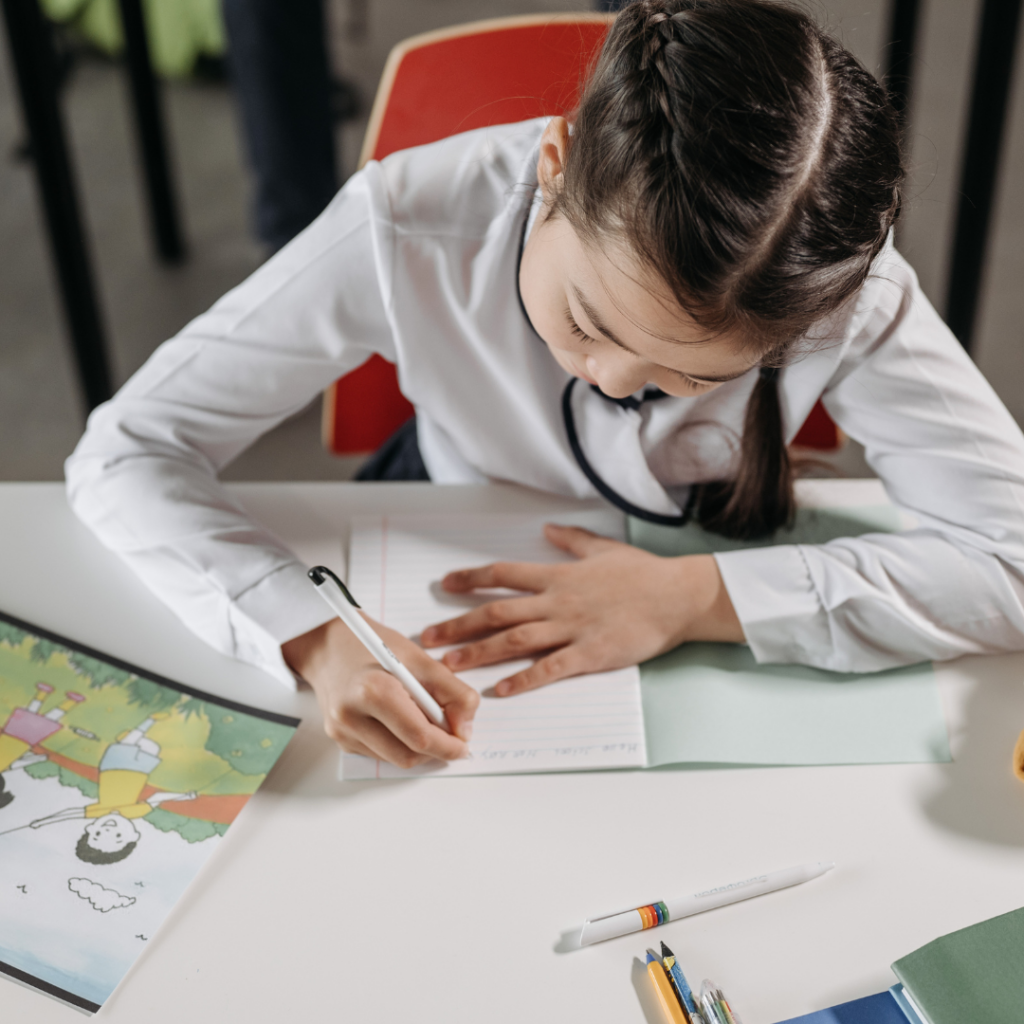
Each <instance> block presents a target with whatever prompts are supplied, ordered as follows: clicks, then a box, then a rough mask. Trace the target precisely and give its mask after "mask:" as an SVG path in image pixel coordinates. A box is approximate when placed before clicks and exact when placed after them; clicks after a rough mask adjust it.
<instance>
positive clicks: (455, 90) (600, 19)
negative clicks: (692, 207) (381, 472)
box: [323, 14, 614, 455]
mask: <svg viewBox="0 0 1024 1024" xmlns="http://www.w3.org/2000/svg"><path fill="white" fill-rule="evenodd" d="M613 17H614V16H613V15H610V14H545V15H528V16H525V17H516V18H495V19H492V20H488V21H477V22H471V23H469V24H465V25H456V26H454V27H452V28H447V29H442V30H440V31H437V32H427V33H424V34H423V35H419V36H413V37H412V38H411V39H406V40H405V41H404V42H402V43H399V44H398V45H397V46H396V47H395V48H394V49H393V50H392V51H391V54H390V56H389V57H388V61H387V64H386V65H385V67H384V74H383V76H382V77H381V82H380V86H379V87H378V89H377V98H376V100H375V101H374V104H373V111H372V112H371V114H370V122H369V125H368V126H367V129H366V137H365V139H364V142H363V150H362V154H361V156H360V161H359V166H360V167H362V166H363V164H365V163H366V162H367V161H368V160H382V159H383V158H384V157H386V156H387V155H388V154H389V153H394V152H396V151H397V150H400V149H408V148H409V147H410V146H420V145H424V144H425V143H428V142H436V141H437V140H438V139H444V138H447V137H448V136H449V135H455V134H457V133H459V132H465V131H470V130H471V129H473V128H486V127H488V126H490V125H497V124H510V123H512V122H515V121H525V120H527V119H529V118H531V117H541V116H543V115H545V114H551V115H555V114H561V115H563V116H565V115H568V114H570V113H571V112H572V111H573V110H574V109H575V108H576V104H577V102H578V100H579V93H580V86H581V84H582V82H583V81H584V80H585V78H586V75H587V72H588V70H589V68H590V66H591V65H592V63H593V61H594V59H595V58H596V56H597V54H598V52H599V51H600V49H601V44H602V43H603V42H604V37H605V35H606V34H607V32H608V25H609V24H610V23H611V21H612V19H613ZM412 414H413V408H412V406H411V405H410V404H409V402H408V401H407V400H406V399H405V397H404V396H403V395H402V393H401V391H400V390H399V388H398V379H397V376H396V374H395V368H394V367H393V366H392V365H391V364H390V363H388V362H386V361H385V360H384V359H382V358H381V357H380V356H376V355H375V356H372V357H371V358H370V359H369V360H367V362H365V363H364V364H363V365H362V366H360V367H359V368H358V369H356V370H353V371H352V372H351V373H349V374H346V375H345V376H344V377H342V378H341V379H340V380H338V381H335V383H334V384H332V385H331V387H329V388H328V389H327V391H326V392H325V393H324V404H323V442H324V446H325V447H326V448H327V449H328V451H331V452H334V453H335V454H336V455H350V454H356V453H361V452H369V451H373V450H374V449H375V448H377V447H378V446H379V445H381V444H382V443H383V442H384V441H385V440H386V439H387V438H388V437H389V436H390V435H391V434H392V433H393V432H394V431H395V430H397V429H398V428H399V427H400V426H401V425H402V424H403V423H404V422H405V421H406V420H407V419H408V418H409V417H410V416H412Z"/></svg>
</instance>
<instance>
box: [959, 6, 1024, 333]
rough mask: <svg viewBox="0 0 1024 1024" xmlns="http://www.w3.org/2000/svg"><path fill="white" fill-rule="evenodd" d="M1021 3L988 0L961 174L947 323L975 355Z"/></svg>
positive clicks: (976, 57) (976, 61) (977, 57)
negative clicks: (972, 349)
mask: <svg viewBox="0 0 1024 1024" xmlns="http://www.w3.org/2000/svg"><path fill="white" fill-rule="evenodd" d="M1020 9H1021V0H985V4H984V7H983V8H982V13H981V30H980V32H979V34H978V49H977V54H976V56H975V64H974V86H973V92H972V95H971V112H970V118H969V120H968V123H967V138H966V141H965V143H964V156H963V162H962V164H961V172H960V204H959V209H958V210H957V218H956V233H955V234H954V237H953V258H952V261H951V265H950V272H949V283H948V290H947V292H946V295H947V299H946V322H947V323H948V324H949V326H950V328H951V329H952V331H953V333H954V334H955V335H956V336H957V337H958V338H959V339H960V344H961V345H963V347H964V348H965V349H967V350H968V351H970V349H971V340H972V336H973V334H974V327H975V320H976V319H977V309H978V294H979V291H980V288H981V277H982V271H983V270H984V266H985V249H986V246H987V242H988V230H989V224H990V221H991V215H992V205H993V200H994V198H995V185H996V175H997V173H998V170H999V152H1000V149H1001V147H1002V141H1003V129H1004V126H1005V121H1006V107H1007V102H1008V99H1009V92H1010V80H1011V77H1012V74H1013V58H1014V51H1015V50H1016V45H1017V30H1018V27H1019V25H1020Z"/></svg>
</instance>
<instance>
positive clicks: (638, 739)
mask: <svg viewBox="0 0 1024 1024" xmlns="http://www.w3.org/2000/svg"><path fill="white" fill-rule="evenodd" d="M552 520H554V521H557V522H561V523H566V524H570V523H571V524H573V525H578V526H585V527H587V528H588V529H591V530H594V531H595V532H597V533H602V534H604V535H605V536H613V537H616V538H617V539H623V536H624V523H623V521H622V518H621V517H620V516H618V515H617V514H615V513H609V512H605V511H596V512H590V511H588V512H580V513H575V514H570V515H567V516H556V517H551V516H547V517H545V516H538V515H524V514H499V515H495V514H493V513H488V514H468V513H467V514H457V515H391V516H383V517H382V516H373V517H355V518H354V519H353V521H352V534H351V546H350V550H349V579H348V583H349V587H350V589H351V590H352V593H353V594H354V596H355V598H356V600H357V601H359V603H360V604H361V605H362V606H363V607H364V608H365V609H366V612H367V614H369V615H371V616H372V617H373V618H375V619H376V620H377V621H379V622H383V623H384V624H385V625H387V626H390V627H391V628H392V629H396V630H398V631H399V632H400V633H403V634H405V635H406V636H409V637H413V638H416V637H417V636H418V634H419V632H420V630H422V629H423V628H424V627H426V626H427V625H430V624H431V623H435V622H440V621H442V620H444V619H449V618H453V617H455V616H457V615H460V614H462V613H463V612H465V611H466V610H468V609H469V608H472V607H476V606H478V605H479V604H481V603H483V602H484V601H487V600H493V599H494V598H495V597H500V596H507V595H508V594H509V593H510V592H508V591H491V592H490V593H488V594H486V595H454V594H447V593H445V592H444V591H442V590H441V588H440V586H439V581H440V580H441V579H442V577H444V575H445V574H446V573H448V572H450V571H451V570H453V569H463V568H469V567H471V566H477V565H485V564H487V563H489V562H495V561H526V562H560V561H568V560H571V557H572V556H569V555H566V554H564V553H563V552H561V551H559V550H558V549H557V548H555V547H553V546H552V545H550V544H549V543H548V542H547V541H546V540H545V539H544V536H543V525H544V523H545V522H550V521H552ZM430 653H431V654H432V655H434V656H436V657H440V656H441V655H442V654H443V653H444V650H443V649H438V650H434V651H431V652H430ZM528 664H529V662H528V661H522V662H504V663H503V664H501V665H497V666H488V667H485V668H478V669H472V670H470V671H468V672H464V673H461V674H460V678H461V679H463V680H465V682H467V683H469V684H470V685H471V686H473V687H475V688H476V689H477V690H478V691H479V692H480V693H481V694H482V696H483V700H482V701H481V702H480V708H479V710H478V712H477V715H476V719H475V723H474V729H473V739H472V742H471V744H470V754H471V756H470V758H468V759H465V760H462V761H456V762H452V763H447V764H446V763H443V762H439V761H435V762H431V763H429V764H426V765H422V766H420V767H417V768H412V769H402V768H396V767H395V766H394V765H390V764H387V763H386V762H383V761H376V760H373V759H371V758H366V757H360V756H358V755H355V754H344V755H342V763H341V777H342V778H344V779H371V778H403V777H408V776H416V775H489V774H505V773H511V772H548V771H580V770H592V769H599V768H626V767H641V766H643V765H644V764H645V763H646V760H647V753H646V743H645V739H644V723H643V707H642V701H641V696H640V672H639V669H638V668H637V667H636V666H631V667H629V668H626V669H620V670H618V671H616V672H602V673H595V674H592V675H587V676H579V677H576V678H574V679H567V680H563V681H561V682H558V683H553V684H551V685H550V686H545V687H542V688H541V689H539V690H532V691H530V692H528V693H523V694H518V695H517V696H514V697H505V698H499V697H495V696H493V695H492V694H490V693H489V691H490V689H491V687H493V686H494V684H495V683H497V682H498V681H499V680H501V679H504V678H505V677H506V676H508V675H510V674H512V673H513V672H515V671H517V670H518V669H519V668H520V667H525V666H526V665H528Z"/></svg>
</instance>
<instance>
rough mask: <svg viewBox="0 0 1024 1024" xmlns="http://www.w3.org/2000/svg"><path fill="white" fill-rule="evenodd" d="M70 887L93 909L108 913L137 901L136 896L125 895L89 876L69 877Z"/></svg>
mask: <svg viewBox="0 0 1024 1024" xmlns="http://www.w3.org/2000/svg"><path fill="white" fill-rule="evenodd" d="M68 888H69V889H70V890H71V891H72V892H73V893H74V894H75V895H76V896H77V897H78V898H79V899H82V900H85V901H86V902H87V903H88V904H89V905H90V906H91V907H92V909H93V910H98V911H99V912H100V913H101V914H107V913H109V912H110V911H111V910H119V909H120V908H121V907H130V906H131V905H132V904H133V903H134V902H135V897H134V896H124V895H122V894H121V893H119V892H117V891H116V890H114V889H107V888H106V887H105V886H102V885H100V883H99V882H93V881H92V880H91V879H88V878H69V879H68Z"/></svg>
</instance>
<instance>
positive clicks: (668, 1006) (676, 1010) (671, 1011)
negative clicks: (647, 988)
mask: <svg viewBox="0 0 1024 1024" xmlns="http://www.w3.org/2000/svg"><path fill="white" fill-rule="evenodd" d="M647 973H648V974H649V975H650V976H651V981H653V982H654V991H655V992H657V993H658V1002H659V1003H661V1009H662V1012H663V1013H664V1014H665V1020H667V1021H668V1022H669V1024H687V1020H686V1017H684V1016H683V1008H682V1007H681V1006H680V1005H679V1000H678V999H676V994H675V992H673V991H672V984H671V982H670V981H669V980H668V975H667V974H666V973H665V968H664V967H662V966H661V963H660V962H659V961H658V958H657V957H656V956H655V955H654V954H653V953H652V952H651V951H650V950H648V951H647Z"/></svg>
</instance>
